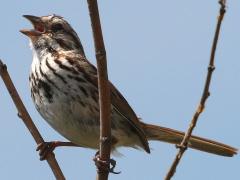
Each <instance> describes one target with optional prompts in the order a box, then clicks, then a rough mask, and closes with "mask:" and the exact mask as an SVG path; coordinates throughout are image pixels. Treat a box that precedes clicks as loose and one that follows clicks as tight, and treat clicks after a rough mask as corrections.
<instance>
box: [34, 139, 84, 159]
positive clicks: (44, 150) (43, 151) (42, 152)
mask: <svg viewBox="0 0 240 180" xmlns="http://www.w3.org/2000/svg"><path fill="white" fill-rule="evenodd" d="M60 146H74V147H80V146H78V145H76V144H74V143H72V142H61V141H50V142H43V143H40V144H38V146H37V149H36V150H37V151H39V156H40V160H41V161H43V160H45V159H46V158H47V156H48V155H49V154H50V153H53V151H54V149H55V148H56V147H60Z"/></svg>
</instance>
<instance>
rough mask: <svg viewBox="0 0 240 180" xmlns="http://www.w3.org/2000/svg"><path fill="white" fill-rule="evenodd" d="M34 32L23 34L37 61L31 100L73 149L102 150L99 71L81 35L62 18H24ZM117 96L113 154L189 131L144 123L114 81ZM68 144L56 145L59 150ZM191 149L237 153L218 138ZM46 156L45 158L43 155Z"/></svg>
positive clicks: (195, 140) (177, 138)
mask: <svg viewBox="0 0 240 180" xmlns="http://www.w3.org/2000/svg"><path fill="white" fill-rule="evenodd" d="M24 17H25V18H26V19H28V20H29V21H30V22H31V23H32V25H33V29H24V30H21V32H22V33H23V34H25V35H27V36H28V37H29V38H30V42H31V46H32V51H33V61H32V65H31V70H30V77H29V81H30V87H31V96H32V99H33V102H34V104H35V106H36V109H37V110H38V112H39V113H40V114H41V116H42V117H43V118H44V119H45V120H46V121H47V122H48V123H49V124H50V126H51V127H53V128H54V129H55V130H56V131H57V132H59V133H60V134H61V135H62V136H64V137H65V138H66V139H68V140H69V141H70V143H69V144H68V145H76V146H81V147H86V148H92V149H98V148H99V124H100V123H99V102H98V96H99V95H98V82H97V69H96V68H95V66H94V65H92V64H91V63H90V62H89V61H88V60H87V58H86V56H85V53H84V50H83V46H82V44H81V42H80V39H79V37H78V35H77V33H76V32H75V31H74V30H73V28H72V27H71V25H70V24H69V23H68V22H67V21H66V20H64V18H62V17H60V16H57V15H48V16H42V17H37V16H32V15H24ZM109 87H110V95H111V115H110V118H111V131H112V142H111V144H112V150H115V149H116V148H117V147H121V146H126V147H134V148H142V149H144V150H145V151H146V152H147V153H150V148H149V144H148V141H151V140H153V141H163V142H167V143H171V144H179V143H180V142H181V141H182V139H183V136H184V133H183V132H180V131H177V130H173V129H170V128H165V127H161V126H158V125H152V124H148V123H145V122H143V121H142V120H140V119H139V118H138V117H137V115H136V113H135V112H134V111H133V109H132V108H131V106H130V105H129V104H128V102H127V100H126V99H125V98H124V97H123V95H122V94H121V93H120V92H119V91H118V90H117V88H116V87H115V86H114V85H113V84H112V83H111V82H109ZM58 145H64V143H62V144H61V143H55V144H54V147H55V146H58ZM188 146H189V147H191V148H193V149H197V150H201V151H205V152H208V153H213V154H217V155H221V156H233V155H234V154H236V153H237V149H236V148H233V147H231V146H229V145H225V144H223V143H219V142H216V141H213V140H209V139H205V138H201V137H197V136H191V138H190V142H189V144H188ZM42 156H44V154H42Z"/></svg>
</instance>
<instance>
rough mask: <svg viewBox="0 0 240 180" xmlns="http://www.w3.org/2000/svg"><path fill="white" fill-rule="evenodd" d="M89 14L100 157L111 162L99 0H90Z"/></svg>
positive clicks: (101, 178)
mask: <svg viewBox="0 0 240 180" xmlns="http://www.w3.org/2000/svg"><path fill="white" fill-rule="evenodd" d="M88 8H89V14H90V18H91V24H92V31H93V37H94V44H95V52H96V59H97V67H98V88H99V105H100V159H101V160H102V161H105V162H109V159H110V152H111V121H110V94H109V85H108V75H107V58H106V51H105V47H104V41H103V35H102V29H101V23H100V18H99V12H98V3H97V0H88ZM108 174H109V172H108V171H98V176H97V179H98V180H107V179H108Z"/></svg>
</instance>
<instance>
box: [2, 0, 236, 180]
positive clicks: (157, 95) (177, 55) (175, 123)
mask: <svg viewBox="0 0 240 180" xmlns="http://www.w3.org/2000/svg"><path fill="white" fill-rule="evenodd" d="M99 8H100V14H101V21H102V27H103V34H104V40H105V46H106V50H107V57H108V69H109V78H110V79H111V81H112V82H113V83H114V84H115V85H116V86H117V87H118V89H119V90H120V91H121V92H122V93H123V95H124V96H125V97H126V99H127V100H128V101H129V103H130V105H131V106H132V107H133V109H134V110H135V112H136V113H137V114H138V116H139V117H141V118H142V119H143V120H144V121H146V122H148V123H154V124H159V125H162V126H166V127H171V128H175V129H178V130H183V131H185V130H186V129H187V127H188V124H189V121H190V119H191V117H192V115H193V113H194V111H195V109H196V106H197V104H198V102H199V99H200V96H201V93H202V89H203V84H204V80H205V76H206V71H207V65H208V60H209V54H210V48H211V43H212V39H213V35H214V31H215V25H216V21H217V15H218V10H219V5H218V3H217V0H214V1H213V0H212V1H207V0H204V1H193V0H185V1H177V0H174V1H162V0H155V1H154V0H153V1H137V0H131V1H128V0H121V1H106V0H102V1H101V2H100V3H99ZM53 13H55V14H58V15H61V16H63V17H65V19H66V20H68V21H69V22H70V24H71V25H72V26H73V27H74V29H75V30H76V31H77V33H78V34H79V36H80V39H81V41H82V44H83V46H84V48H85V52H86V55H87V57H88V59H89V60H90V61H91V62H92V63H94V64H96V63H95V55H94V46H93V40H92V32H91V26H90V19H89V16H88V8H87V3H86V0H85V1H83V0H82V1H77V0H72V1H63V0H53V1H47V0H41V1H21V3H20V2H19V1H17V0H8V1H4V2H2V3H1V11H0V22H1V33H0V41H1V43H0V52H1V53H0V58H1V59H2V60H4V62H5V63H6V64H7V66H8V70H9V73H10V74H11V77H12V79H13V81H14V83H15V85H16V87H17V89H18V91H19V93H20V95H21V97H22V99H23V101H24V103H25V105H26V107H27V109H28V111H29V113H30V114H31V116H32V118H33V119H34V122H35V123H36V125H37V127H38V128H39V130H40V132H41V133H42V135H43V137H44V138H45V140H47V141H50V140H64V139H63V138H62V137H61V136H60V135H58V134H57V133H56V132H55V131H54V130H53V129H51V128H50V127H49V126H48V124H47V123H46V122H45V121H44V120H43V119H42V118H41V117H40V115H39V114H38V112H37V111H36V110H35V108H34V105H33V103H32V100H31V97H30V90H29V84H28V74H29V69H30V64H31V61H32V53H31V51H30V49H29V40H28V39H27V38H26V37H25V36H24V35H22V34H21V33H19V29H22V28H30V27H31V25H30V23H29V22H27V21H26V20H25V19H24V18H22V15H23V14H30V15H48V14H53ZM239 19H240V1H239V0H231V1H230V0H229V1H228V7H227V13H226V16H225V19H224V21H223V26H222V30H221V35H220V40H219V44H218V49H217V52H216V70H215V72H214V74H213V79H212V84H211V96H210V98H209V99H208V102H207V106H206V109H205V111H204V113H203V114H202V115H201V117H200V119H199V122H198V125H197V128H196V129H195V130H194V134H195V135H199V136H203V137H207V138H211V139H215V140H218V141H221V142H224V143H227V144H229V145H232V146H234V147H237V148H239V147H240V140H239V139H240V132H239V128H240V113H239V108H240V101H239V97H240V96H239V92H240V51H239V47H240V36H239V32H240V25H239ZM0 114H1V117H0V122H1V123H0V138H1V145H0V147H1V148H0V179H4V180H13V179H26V180H29V179H31V180H42V179H46V180H48V179H49V180H50V179H54V176H53V174H52V172H51V170H50V168H49V166H48V165H47V163H46V162H41V161H39V156H38V153H37V152H36V151H35V149H36V144H35V143H34V141H33V139H32V137H31V136H30V134H29V132H28V131H27V129H26V127H25V126H24V124H23V123H22V121H21V120H20V119H19V118H18V117H17V111H16V108H15V106H14V104H13V103H12V100H11V99H10V96H9V94H8V92H7V90H6V89H5V86H4V85H3V83H2V82H1V81H0ZM150 146H151V149H152V153H151V154H150V155H148V154H147V153H145V152H143V151H138V150H135V149H127V148H122V149H120V150H119V151H120V152H121V153H122V154H123V156H122V157H115V160H116V161H117V168H116V170H117V171H118V170H119V171H122V173H121V174H120V175H110V178H109V179H112V180H120V179H129V180H134V179H138V180H146V179H150V180H154V179H163V178H164V176H165V174H166V172H167V170H168V169H169V167H170V165H171V163H172V161H173V159H174V157H175V154H176V152H177V150H176V149H175V147H174V146H173V145H168V144H165V143H159V142H151V143H150ZM55 154H56V158H57V160H58V162H59V164H60V166H61V168H62V170H63V172H64V174H65V176H66V179H70V180H79V179H88V180H90V179H95V176H96V171H95V166H94V163H93V162H92V157H93V156H94V154H95V151H94V150H89V149H82V148H69V147H68V148H58V149H56V150H55ZM239 167H240V156H239V155H237V156H235V157H233V158H226V157H220V156H216V155H211V154H207V153H202V152H198V151H195V150H190V149H189V150H188V151H187V152H186V153H185V155H184V157H183V159H182V161H181V163H180V165H179V166H178V169H177V172H176V174H175V176H174V178H173V179H176V180H180V179H186V180H187V179H195V180H201V179H209V180H213V179H218V180H225V179H238V178H240V171H239Z"/></svg>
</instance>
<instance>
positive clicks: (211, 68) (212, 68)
mask: <svg viewBox="0 0 240 180" xmlns="http://www.w3.org/2000/svg"><path fill="white" fill-rule="evenodd" d="M215 69H216V67H215V66H214V65H209V66H208V70H209V71H211V72H213V71H214V70H215Z"/></svg>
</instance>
